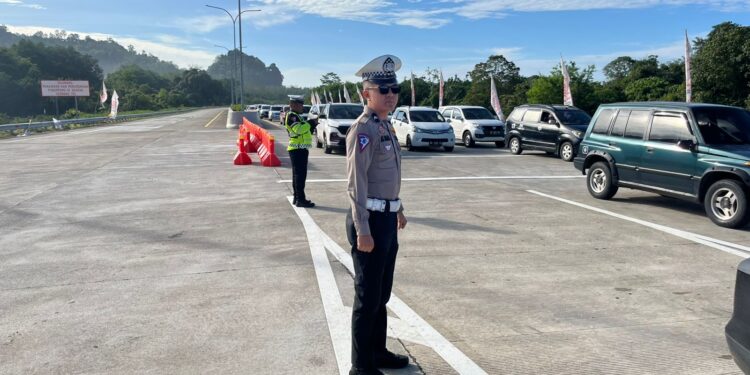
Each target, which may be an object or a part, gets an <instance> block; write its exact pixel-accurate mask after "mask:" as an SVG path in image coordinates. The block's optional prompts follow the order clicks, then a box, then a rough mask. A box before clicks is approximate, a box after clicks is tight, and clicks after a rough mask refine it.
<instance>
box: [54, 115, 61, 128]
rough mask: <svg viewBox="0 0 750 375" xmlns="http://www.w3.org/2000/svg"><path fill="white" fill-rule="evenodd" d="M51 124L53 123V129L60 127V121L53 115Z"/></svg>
mask: <svg viewBox="0 0 750 375" xmlns="http://www.w3.org/2000/svg"><path fill="white" fill-rule="evenodd" d="M52 124H53V125H55V129H57V130H60V129H62V121H60V120H58V119H56V118H54V117H53V118H52Z"/></svg>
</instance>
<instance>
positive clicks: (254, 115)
mask: <svg viewBox="0 0 750 375" xmlns="http://www.w3.org/2000/svg"><path fill="white" fill-rule="evenodd" d="M245 118H246V119H247V120H248V121H250V122H252V123H253V124H262V122H261V121H260V114H259V113H258V111H248V112H245Z"/></svg>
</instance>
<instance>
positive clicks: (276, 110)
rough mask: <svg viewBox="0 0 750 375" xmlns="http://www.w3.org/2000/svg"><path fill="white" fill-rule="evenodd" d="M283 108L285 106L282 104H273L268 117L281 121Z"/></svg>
mask: <svg viewBox="0 0 750 375" xmlns="http://www.w3.org/2000/svg"><path fill="white" fill-rule="evenodd" d="M282 108H283V106H280V105H272V106H271V109H270V110H269V111H268V119H269V120H271V121H279V119H280V118H281V109H282Z"/></svg>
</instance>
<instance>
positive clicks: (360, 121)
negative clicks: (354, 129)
mask: <svg viewBox="0 0 750 375" xmlns="http://www.w3.org/2000/svg"><path fill="white" fill-rule="evenodd" d="M369 119H370V116H369V115H368V114H366V113H362V114H361V115H359V117H357V120H355V121H354V123H355V124H357V123H358V124H364V123H366V122H367V120H369Z"/></svg>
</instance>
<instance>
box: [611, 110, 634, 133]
mask: <svg viewBox="0 0 750 375" xmlns="http://www.w3.org/2000/svg"><path fill="white" fill-rule="evenodd" d="M628 117H630V111H629V110H626V109H621V110H620V112H618V113H617V118H616V119H615V125H614V126H612V135H613V136H615V137H622V136H623V135H625V125H627V123H628Z"/></svg>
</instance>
